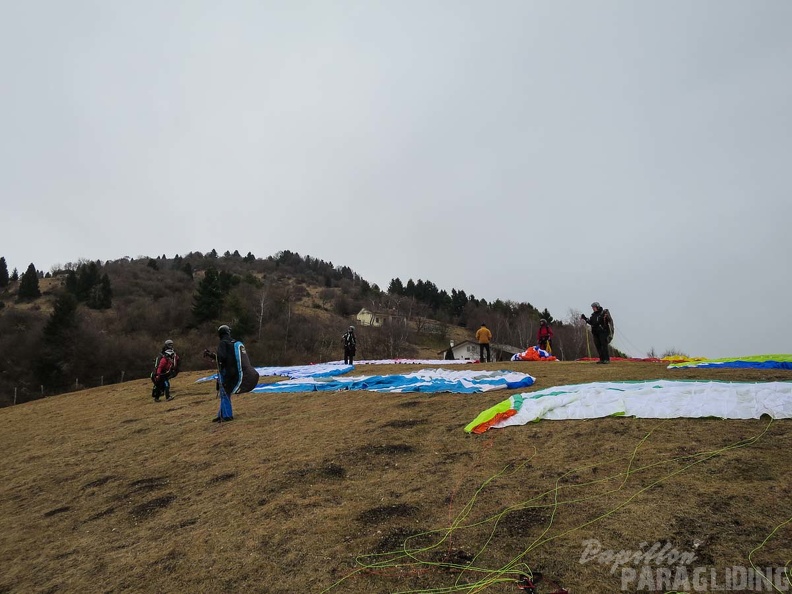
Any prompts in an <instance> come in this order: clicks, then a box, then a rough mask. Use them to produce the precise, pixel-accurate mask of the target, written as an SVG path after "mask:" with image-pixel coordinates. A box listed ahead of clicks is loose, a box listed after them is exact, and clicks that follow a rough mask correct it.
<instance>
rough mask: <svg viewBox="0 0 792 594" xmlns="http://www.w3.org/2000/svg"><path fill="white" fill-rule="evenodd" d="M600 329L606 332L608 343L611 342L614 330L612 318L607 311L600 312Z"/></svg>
mask: <svg viewBox="0 0 792 594" xmlns="http://www.w3.org/2000/svg"><path fill="white" fill-rule="evenodd" d="M600 323H601V324H602V327H603V328H605V329H606V330H607V331H608V343H609V344H610V342H611V341H612V340H613V333H614V331H615V328H614V326H613V316H611V313H610V310H609V309H603V310H602V321H601V322H600Z"/></svg>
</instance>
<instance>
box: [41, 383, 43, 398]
mask: <svg viewBox="0 0 792 594" xmlns="http://www.w3.org/2000/svg"><path fill="white" fill-rule="evenodd" d="M41 397H42V398H44V384H41Z"/></svg>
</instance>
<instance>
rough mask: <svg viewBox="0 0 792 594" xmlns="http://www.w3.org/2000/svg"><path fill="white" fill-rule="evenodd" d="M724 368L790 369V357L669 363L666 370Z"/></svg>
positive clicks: (758, 357)
mask: <svg viewBox="0 0 792 594" xmlns="http://www.w3.org/2000/svg"><path fill="white" fill-rule="evenodd" d="M689 367H696V368H720V369H722V368H724V367H734V368H740V369H792V355H749V356H747V357H728V358H725V359H696V360H690V361H678V362H675V363H671V364H670V365H669V366H668V369H683V368H685V369H686V368H689Z"/></svg>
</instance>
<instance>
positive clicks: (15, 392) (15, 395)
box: [14, 388, 17, 404]
mask: <svg viewBox="0 0 792 594" xmlns="http://www.w3.org/2000/svg"><path fill="white" fill-rule="evenodd" d="M16 397H17V389H16V388H14V404H16Z"/></svg>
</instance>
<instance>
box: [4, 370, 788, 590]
mask: <svg viewBox="0 0 792 594" xmlns="http://www.w3.org/2000/svg"><path fill="white" fill-rule="evenodd" d="M472 368H477V369H481V368H484V369H513V370H522V371H526V372H528V373H530V374H532V375H533V376H534V377H536V378H537V382H536V385H535V389H542V388H546V387H550V386H553V385H563V384H568V383H579V382H588V381H597V380H616V379H619V380H628V379H634V380H637V379H659V378H667V379H685V378H689V379H694V378H701V379H719V380H730V381H766V380H789V379H792V376H790V373H789V372H782V371H775V372H768V371H766V370H706V371H705V370H701V371H695V370H689V371H682V370H673V371H671V370H667V369H666V368H665V367H664V366H663V365H660V364H651V363H627V362H615V363H613V364H611V365H610V366H609V367H605V366H598V365H594V364H591V363H575V362H569V363H566V362H560V363H505V364H498V363H491V364H485V365H480V364H477V365H473V366H472ZM414 369H416V367H415V366H407V365H399V366H384V367H381V366H377V368H376V369H372V368H366V367H365V366H360V367H358V369H357V370H356V374H360V373H373V372H376V373H403V372H407V371H410V370H414ZM208 373H209V370H205V371H194V372H188V373H183V374H181V375H180V376H179V377H178V378H177V379H176V380H174V394H175V395H176V399H175V400H173V401H172V402H160V403H154V402H153V401H152V400H151V398H150V397H149V393H150V383H148V382H147V381H144V380H138V381H131V382H126V383H122V384H116V385H113V386H106V387H104V388H94V389H90V390H85V391H81V392H75V393H71V394H64V395H61V396H55V397H51V398H46V399H43V400H39V401H35V402H29V403H26V404H22V405H18V406H14V407H8V408H4V409H2V410H0V434H1V435H2V436H3V437H2V442H3V446H4V455H3V457H2V459H0V476H2V477H3V481H2V485H0V592H8V593H12V592H13V593H17V592H18V593H29V592H152V593H154V592H157V593H160V592H199V593H200V592H206V593H210V592H211V593H214V592H244V593H246V592H251V593H252V592H267V593H282V594H287V593H288V594H295V593H302V592H306V593H307V592H344V593H360V594H364V593H365V594H371V593H379V592H404V591H421V592H426V591H435V592H452V591H459V592H483V591H487V592H499V593H500V592H504V593H506V592H517V591H518V590H517V588H516V584H515V581H514V580H515V578H516V577H517V574H516V573H503V572H501V571H500V570H503V569H504V568H508V567H510V566H511V567H512V569H513V570H514V571H515V572H517V571H521V570H523V568H522V567H521V566H520V565H518V562H519V563H525V564H527V566H529V567H530V568H532V569H533V570H534V571H540V572H543V573H544V575H545V578H546V580H551V581H547V583H545V584H542V586H541V588H540V590H539V591H540V592H552V591H553V590H554V589H555V588H556V587H557V586H556V584H557V585H560V586H564V587H566V588H568V589H570V590H571V591H572V592H593V593H602V592H617V591H620V587H621V586H620V581H619V579H620V577H619V576H620V574H619V572H618V571H616V572H615V573H611V571H610V565H608V564H604V563H599V562H597V561H590V562H588V563H581V562H580V560H581V555H582V553H583V551H584V541H587V540H589V539H596V540H597V541H598V542H600V543H601V545H602V548H603V549H613V550H616V551H618V550H637V549H638V548H639V546H640V543H644V542H646V543H650V544H651V543H655V542H661V543H666V542H670V543H671V544H672V545H673V546H674V547H676V549H678V550H679V551H680V552H695V554H696V556H697V560H696V561H695V562H694V563H693V565H695V566H698V565H703V566H711V567H714V568H719V569H720V568H724V567H727V566H747V565H748V564H749V553H751V551H752V550H754V549H756V548H757V547H760V545H762V543H763V541H764V540H765V538H766V537H768V535H770V534H771V533H772V531H773V530H774V528H775V527H776V526H778V525H779V524H781V523H782V522H784V521H786V520H787V519H789V518H790V517H792V497H791V496H790V495H792V493H790V489H791V488H790V485H792V470H790V466H789V452H790V450H791V449H792V432H791V431H790V429H792V424H791V423H790V422H789V421H771V420H770V419H767V418H763V419H757V420H749V421H729V420H716V419H674V420H666V421H658V420H650V419H632V418H606V419H597V420H587V421H556V422H551V421H542V422H539V423H535V424H532V425H529V426H521V427H510V428H507V429H503V430H492V431H489V432H487V433H485V434H483V435H481V436H471V435H467V434H465V433H464V432H463V430H462V428H463V427H464V426H465V424H467V423H468V422H469V421H471V420H472V419H473V418H474V417H475V416H476V415H477V414H478V413H479V412H481V411H482V410H484V409H485V408H487V407H489V406H491V405H493V404H495V403H497V402H500V401H502V400H503V399H505V398H507V397H508V395H509V394H510V393H511V392H509V391H497V392H490V393H487V394H478V395H459V394H439V395H431V394H391V395H388V394H374V393H368V392H354V391H351V392H340V393H322V392H319V393H312V394H284V395H268V396H264V395H250V394H248V395H242V396H235V397H234V412H235V416H236V420H235V421H233V422H230V423H225V424H216V423H211V422H210V419H211V418H212V417H214V415H215V414H216V411H217V406H218V403H217V400H216V398H215V393H214V386H213V384H211V383H201V384H196V383H194V382H195V380H196V379H197V378H199V377H202V376H203V375H206V374H208ZM789 527H790V524H787V525H786V526H785V527H784V528H782V529H780V530H779V531H778V532H776V533H775V534H774V535H773V537H772V538H770V539H769V540H768V541H767V543H765V544H764V545H763V546H761V548H759V550H758V551H756V552H755V553H753V555H752V556H751V559H752V560H753V562H754V563H756V565H757V566H759V567H767V566H773V567H776V566H783V565H784V564H785V563H787V562H788V561H789V560H790V559H792V538H791V537H792V532H790V529H789ZM431 531H434V532H431ZM405 548H406V549H408V550H409V551H410V553H411V556H410V557H404V556H402V557H401V558H394V556H393V555H391V556H387V555H386V556H376V555H377V554H379V553H387V552H389V551H402V555H403V551H404V550H405ZM464 568H470V569H469V570H467V571H463V569H464ZM482 580H489V581H488V582H486V583H485V582H482ZM476 583H478V585H474V584H476ZM433 588H445V589H442V590H432V589H433ZM668 589H669V590H670V588H668ZM626 591H635V588H634V587H632V589H628V590H626Z"/></svg>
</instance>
